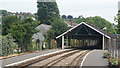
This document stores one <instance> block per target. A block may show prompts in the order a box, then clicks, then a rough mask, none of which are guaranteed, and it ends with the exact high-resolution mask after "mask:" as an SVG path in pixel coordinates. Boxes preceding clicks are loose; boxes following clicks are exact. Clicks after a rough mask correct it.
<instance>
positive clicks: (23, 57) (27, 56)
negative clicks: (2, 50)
mask: <svg viewBox="0 0 120 68" xmlns="http://www.w3.org/2000/svg"><path fill="white" fill-rule="evenodd" d="M56 51H61V49H52V50H44V51H40V52H37V53H30V54H25V55H20V56H16V57H12V58H8V59H3V60H0V63H2V65H0V66H5V65H8V64H12V63H16V62H19V61H23V60H26V59H30V58H34V57H36V56H40V55H44V54H48V53H52V52H56Z"/></svg>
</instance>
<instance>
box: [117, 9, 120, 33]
mask: <svg viewBox="0 0 120 68" xmlns="http://www.w3.org/2000/svg"><path fill="white" fill-rule="evenodd" d="M117 27H118V30H117V33H118V34H120V10H119V11H118V25H117Z"/></svg>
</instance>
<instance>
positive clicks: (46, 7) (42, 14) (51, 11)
mask: <svg viewBox="0 0 120 68" xmlns="http://www.w3.org/2000/svg"><path fill="white" fill-rule="evenodd" d="M37 7H38V12H37V14H38V20H40V21H41V24H48V25H51V23H52V22H53V20H54V18H59V17H60V15H59V10H58V6H57V3H56V2H38V5H37Z"/></svg>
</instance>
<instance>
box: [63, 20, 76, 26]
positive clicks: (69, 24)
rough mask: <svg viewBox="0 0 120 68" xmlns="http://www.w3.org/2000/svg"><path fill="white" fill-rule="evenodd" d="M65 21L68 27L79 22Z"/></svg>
mask: <svg viewBox="0 0 120 68" xmlns="http://www.w3.org/2000/svg"><path fill="white" fill-rule="evenodd" d="M64 22H65V23H66V24H67V25H68V27H74V26H76V25H77V23H73V22H68V21H64Z"/></svg>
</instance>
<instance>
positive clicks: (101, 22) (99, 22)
mask: <svg viewBox="0 0 120 68" xmlns="http://www.w3.org/2000/svg"><path fill="white" fill-rule="evenodd" d="M72 20H73V22H75V23H81V22H87V23H90V24H92V25H94V26H96V27H99V28H100V29H104V28H106V29H105V31H107V32H108V33H110V34H115V33H116V31H115V30H114V29H113V27H112V24H111V23H110V22H109V21H107V20H105V19H104V18H101V17H99V16H95V17H87V18H84V17H81V18H78V19H72Z"/></svg>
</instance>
